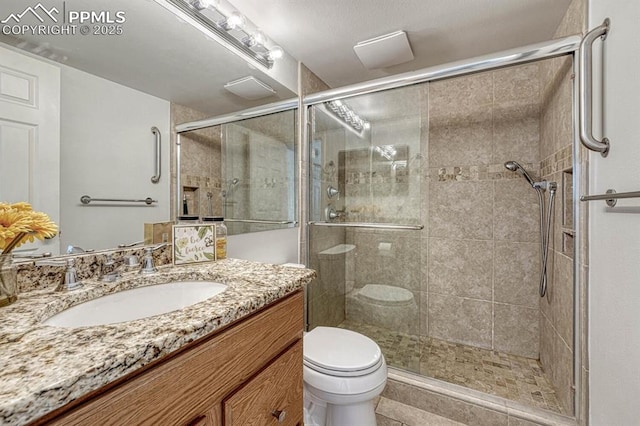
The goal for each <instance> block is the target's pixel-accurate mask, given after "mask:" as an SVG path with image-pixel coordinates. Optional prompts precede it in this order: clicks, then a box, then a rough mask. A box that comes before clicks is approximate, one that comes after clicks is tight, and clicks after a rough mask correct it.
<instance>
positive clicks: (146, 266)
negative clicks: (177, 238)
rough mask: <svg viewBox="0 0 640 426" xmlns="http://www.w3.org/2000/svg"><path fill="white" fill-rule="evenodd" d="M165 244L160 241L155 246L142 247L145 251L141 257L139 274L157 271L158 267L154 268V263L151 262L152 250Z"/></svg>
mask: <svg viewBox="0 0 640 426" xmlns="http://www.w3.org/2000/svg"><path fill="white" fill-rule="evenodd" d="M166 245H167V243H162V244H158V245H157V246H153V247H146V248H145V249H144V250H145V253H144V258H143V259H142V269H140V273H141V274H153V273H156V272H158V268H156V265H155V264H154V263H153V252H154V251H156V250H158V249H161V248H162V247H164V246H166Z"/></svg>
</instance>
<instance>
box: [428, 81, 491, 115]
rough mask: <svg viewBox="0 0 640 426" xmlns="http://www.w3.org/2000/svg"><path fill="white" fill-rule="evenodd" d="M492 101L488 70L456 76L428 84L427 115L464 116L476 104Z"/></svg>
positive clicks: (474, 109)
mask: <svg viewBox="0 0 640 426" xmlns="http://www.w3.org/2000/svg"><path fill="white" fill-rule="evenodd" d="M492 102H493V76H492V75H491V73H490V72H485V73H480V74H475V75H470V76H465V77H457V78H452V79H447V80H442V81H436V82H433V83H430V84H429V117H430V118H432V119H439V118H441V117H452V116H454V117H455V116H458V117H460V116H465V115H467V114H468V113H469V112H470V111H476V110H478V106H482V105H490V104H491V103H492Z"/></svg>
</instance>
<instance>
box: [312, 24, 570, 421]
mask: <svg viewBox="0 0 640 426" xmlns="http://www.w3.org/2000/svg"><path fill="white" fill-rule="evenodd" d="M579 40H580V39H579V38H578V37H573V38H572V37H569V38H567V39H563V40H561V41H558V43H557V44H556V45H553V46H550V47H549V49H547V50H544V49H542V48H541V50H536V51H535V52H534V54H533V55H531V54H529V55H527V54H525V53H522V52H521V53H522V56H521V58H523V59H522V60H521V61H519V62H520V63H517V64H515V65H511V66H506V65H508V64H507V63H505V62H500V61H486V63H483V64H482V65H481V67H479V68H477V69H464V66H462V65H461V66H458V67H457V68H455V69H454V68H451V69H449V70H448V71H446V72H445V71H442V70H438V69H434V70H433V71H432V72H430V71H426V72H425V73H424V74H423V75H422V76H416V75H414V76H413V77H414V78H406V79H402V78H399V79H397V80H395V81H389V83H388V84H378V85H375V84H371V85H367V84H361V85H357V86H354V87H353V88H351V89H348V90H342V91H341V90H335V91H328V92H326V93H320V94H317V95H313V96H310V97H307V98H306V99H305V106H306V110H305V113H306V114H307V120H308V122H309V126H308V135H307V136H308V138H307V140H308V143H309V145H308V149H307V151H308V152H307V154H308V158H305V159H303V161H308V173H309V184H308V188H307V190H308V193H306V194H304V195H305V196H306V197H308V206H307V207H308V208H307V210H308V225H307V226H306V231H305V232H306V235H307V245H306V248H307V253H306V256H307V262H308V263H307V264H308V266H309V267H310V268H313V269H315V270H316V271H318V277H317V279H316V280H315V282H314V283H312V284H311V285H310V286H309V288H308V290H307V322H308V328H309V329H312V328H314V327H316V326H321V325H324V326H335V327H343V328H348V329H351V330H354V331H357V332H360V333H362V334H364V335H366V336H369V337H370V338H372V339H373V340H374V341H376V342H377V343H378V345H379V346H380V347H381V349H382V352H383V354H384V356H385V358H386V361H387V364H388V365H389V366H390V367H393V368H395V369H398V370H401V371H403V372H408V373H411V374H413V375H414V376H415V377H418V378H428V379H429V380H435V381H436V382H435V383H437V382H438V381H445V382H449V383H452V384H454V385H458V386H461V387H464V389H471V390H473V391H480V392H483V393H486V394H490V395H495V396H498V397H502V398H505V399H507V400H511V401H517V402H518V403H521V404H525V405H527V406H530V407H533V408H534V409H544V410H549V411H552V412H555V413H561V414H566V415H569V416H571V415H574V403H575V400H574V399H575V395H574V386H575V384H576V380H577V379H576V377H575V373H574V371H575V370H574V368H575V365H574V353H575V352H576V351H575V350H574V345H575V342H574V327H575V324H574V298H575V291H574V257H575V256H574V239H575V236H576V232H575V226H574V213H575V212H574V197H573V193H574V186H575V183H574V178H573V171H574V167H575V164H576V162H575V161H573V157H574V153H573V149H574V139H575V138H574V120H573V111H574V95H573V90H574V82H573V77H572V75H573V55H572V52H573V51H574V50H575V48H576V46H577V43H579ZM562 46H565V48H564V50H563V47H562ZM567 46H568V47H567ZM542 51H544V52H543V53H544V54H541V53H540V52H542ZM529 53H530V52H529ZM563 54H564V55H563ZM506 56H509V55H505V57H506ZM513 56H514V55H513V53H512V54H511V56H510V57H511V58H513ZM532 59H539V60H537V61H533V60H532ZM516 62H518V61H516ZM476 65H477V64H476ZM452 70H453V71H452ZM576 161H577V159H576ZM522 177H525V179H523V178H522ZM532 186H533V187H534V188H533V189H532ZM534 189H535V190H534ZM556 194H557V197H556V199H555V204H554V195H556ZM539 200H540V201H541V202H540V203H539ZM547 224H548V227H546V225H547ZM544 228H546V229H544ZM541 231H543V232H541ZM541 243H542V244H541ZM544 243H546V244H544ZM542 276H545V277H546V278H542ZM543 286H544V287H545V291H544V292H543V293H541V290H542V287H543ZM541 294H542V297H541ZM460 389H462V388H460Z"/></svg>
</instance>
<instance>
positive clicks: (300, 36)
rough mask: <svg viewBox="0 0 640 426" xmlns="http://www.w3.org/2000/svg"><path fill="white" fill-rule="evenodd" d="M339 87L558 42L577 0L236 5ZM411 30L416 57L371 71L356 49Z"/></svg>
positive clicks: (266, 0)
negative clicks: (567, 14)
mask: <svg viewBox="0 0 640 426" xmlns="http://www.w3.org/2000/svg"><path fill="white" fill-rule="evenodd" d="M230 2H231V3H232V4H233V5H234V6H235V7H236V8H237V9H238V10H239V11H241V12H242V13H243V14H245V15H246V16H247V17H248V18H249V19H250V20H251V21H253V23H254V24H256V25H257V26H258V27H260V28H261V29H262V30H264V32H265V33H266V34H267V35H268V36H269V37H270V38H271V39H273V40H274V41H275V42H276V43H278V44H280V46H282V47H283V49H284V50H285V51H287V52H288V53H289V54H290V55H291V56H293V57H294V58H297V59H298V60H300V61H302V62H303V63H304V64H305V65H306V66H307V67H308V68H309V69H311V70H312V71H313V72H314V73H316V74H317V75H318V76H319V77H320V78H322V79H323V80H324V81H325V82H326V83H327V84H329V85H330V86H331V87H340V86H344V85H347V84H352V83H357V82H362V81H367V80H371V79H374V78H378V77H384V76H387V75H392V74H397V73H401V72H406V71H413V70H417V69H421V68H425V67H428V66H431V65H437V64H442V63H446V62H450V61H455V60H459V59H464V58H470V57H473V56H478V55H483V54H486V53H491V52H496V51H500V50H505V49H509V48H513V47H518V46H523V45H526V44H530V43H536V42H539V41H544V40H548V39H551V38H552V36H553V33H554V30H555V28H556V27H557V26H558V24H559V22H560V20H561V19H562V16H563V15H564V12H565V11H566V9H567V7H568V5H569V2H570V0H260V1H256V0H230ZM396 30H404V31H406V32H407V33H408V36H409V42H410V43H411V46H412V48H413V52H414V55H415V59H414V60H413V61H411V62H407V63H405V64H400V65H396V66H393V67H390V68H386V69H380V70H367V69H366V68H364V66H363V65H362V64H361V63H360V61H359V60H358V58H357V57H356V55H355V53H354V51H353V46H354V45H355V44H356V43H357V42H359V41H363V40H366V39H370V38H373V37H376V36H380V35H383V34H387V33H390V32H392V31H396Z"/></svg>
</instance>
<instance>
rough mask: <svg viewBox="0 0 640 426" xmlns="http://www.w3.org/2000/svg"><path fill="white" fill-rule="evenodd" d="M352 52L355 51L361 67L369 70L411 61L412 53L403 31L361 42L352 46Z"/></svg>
mask: <svg viewBox="0 0 640 426" xmlns="http://www.w3.org/2000/svg"><path fill="white" fill-rule="evenodd" d="M353 50H355V51H356V55H358V59H360V62H362V65H364V66H365V68H368V69H370V70H372V69H376V68H386V67H390V66H393V65H398V64H402V63H404V62H409V61H411V60H413V51H411V46H410V45H409V39H408V38H407V33H405V32H404V31H396V32H394V33H391V34H385V35H381V36H379V37H375V38H372V39H369V40H365V41H361V42H359V43H358V44H356V45H355V46H353Z"/></svg>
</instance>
